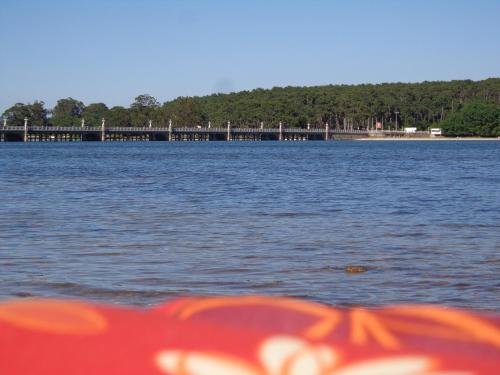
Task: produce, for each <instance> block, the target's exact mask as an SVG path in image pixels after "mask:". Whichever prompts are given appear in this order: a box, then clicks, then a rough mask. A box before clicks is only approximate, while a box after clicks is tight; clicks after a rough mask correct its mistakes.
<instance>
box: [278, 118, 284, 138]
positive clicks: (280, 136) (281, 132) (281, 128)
mask: <svg viewBox="0 0 500 375" xmlns="http://www.w3.org/2000/svg"><path fill="white" fill-rule="evenodd" d="M278 140H279V141H282V140H283V124H282V123H281V121H280V134H279V136H278Z"/></svg>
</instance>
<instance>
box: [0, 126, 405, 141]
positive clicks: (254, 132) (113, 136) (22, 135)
mask: <svg viewBox="0 0 500 375" xmlns="http://www.w3.org/2000/svg"><path fill="white" fill-rule="evenodd" d="M376 133H377V134H379V135H382V136H383V135H386V136H387V135H390V136H404V132H394V131H390V132H387V131H384V132H380V131H379V132H376ZM369 135H373V132H369V131H367V130H339V129H329V128H328V127H326V128H311V129H302V128H288V129H285V128H267V129H266V128H232V127H230V126H228V127H223V128H221V127H213V128H208V127H184V128H174V127H99V126H97V127H87V126H83V127H81V126H71V127H67V126H3V127H1V126H0V141H4V142H12V141H21V142H22V141H24V142H38V141H49V142H50V141H238V140H254V141H261V140H262V141H265V140H275V141H287V140H293V141H305V140H337V139H356V138H365V137H368V136H369Z"/></svg>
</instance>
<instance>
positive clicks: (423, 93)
mask: <svg viewBox="0 0 500 375" xmlns="http://www.w3.org/2000/svg"><path fill="white" fill-rule="evenodd" d="M498 105H500V78H490V79H486V80H483V81H471V80H462V81H450V82H423V83H384V84H364V85H329V86H316V87H284V88H279V87H275V88H272V89H268V90H265V89H255V90H252V91H241V92H237V93H230V94H214V95H209V96H203V97H179V98H177V99H175V100H172V101H168V102H165V103H163V104H161V103H159V102H158V101H157V100H156V99H155V98H154V97H152V96H150V95H139V96H138V97H137V98H136V99H135V101H134V103H132V104H131V105H130V106H129V107H128V108H125V107H120V106H117V107H112V108H108V107H107V106H106V105H105V104H104V103H92V104H89V105H84V104H83V103H82V102H81V101H79V100H76V99H73V98H66V99H61V100H59V101H58V102H57V104H56V106H55V107H54V108H53V109H51V110H47V109H45V108H44V103H43V102H41V101H35V102H34V103H31V104H23V103H17V104H15V105H14V106H12V107H11V108H9V109H7V110H6V111H5V112H4V113H3V118H5V119H7V121H8V123H9V124H11V125H22V124H23V121H24V118H25V117H28V118H29V121H30V124H33V125H53V126H75V125H81V123H82V120H84V122H85V125H86V126H99V125H100V124H101V119H102V118H105V119H106V125H107V126H148V124H149V121H152V123H153V124H154V126H168V122H169V120H171V121H172V122H173V124H174V126H195V125H202V126H207V124H208V122H209V121H210V122H211V124H212V126H213V127H215V126H225V124H226V123H227V121H231V122H232V124H234V126H241V127H243V126H250V127H252V126H255V127H257V126H260V124H261V122H263V123H264V126H266V127H277V126H278V123H279V122H280V121H281V122H283V124H284V125H285V126H287V127H306V126H307V124H311V126H312V127H314V126H323V124H324V123H325V122H328V123H329V124H330V125H331V127H333V128H339V129H342V128H353V129H366V128H373V127H374V126H375V123H376V122H377V121H378V122H381V123H383V127H384V129H396V128H398V129H401V128H402V127H417V128H418V129H420V130H425V129H428V128H429V127H434V126H440V125H441V124H442V125H443V129H444V130H445V134H450V135H467V134H475V135H481V136H487V135H490V136H491V135H497V134H498V123H496V125H494V126H493V125H491V122H490V117H488V116H486V117H485V116H482V115H481V116H480V117H478V118H477V119H476V118H475V120H474V121H475V122H474V121H473V122H469V121H472V120H471V119H472V117H471V115H470V113H471V111H476V110H477V111H480V112H481V113H483V112H484V111H486V112H488V111H489V110H491V108H493V107H494V106H498ZM485 108H487V109H488V110H486V109H485ZM483 119H484V121H488V125H485V124H482V125H478V124H477V121H479V122H481V121H483ZM476 120H477V121H476ZM483 125H484V126H483ZM479 129H480V130H479Z"/></svg>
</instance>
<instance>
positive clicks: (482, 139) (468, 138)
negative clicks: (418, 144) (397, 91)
mask: <svg viewBox="0 0 500 375" xmlns="http://www.w3.org/2000/svg"><path fill="white" fill-rule="evenodd" d="M355 140H356V141H500V137H498V138H493V137H425V138H422V137H418V138H417V137H380V138H379V137H368V138H358V139H355Z"/></svg>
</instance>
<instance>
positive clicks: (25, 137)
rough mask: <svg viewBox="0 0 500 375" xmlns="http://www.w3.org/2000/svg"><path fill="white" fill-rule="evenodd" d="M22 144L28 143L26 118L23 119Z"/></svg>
mask: <svg viewBox="0 0 500 375" xmlns="http://www.w3.org/2000/svg"><path fill="white" fill-rule="evenodd" d="M24 142H28V118H27V117H25V118H24Z"/></svg>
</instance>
